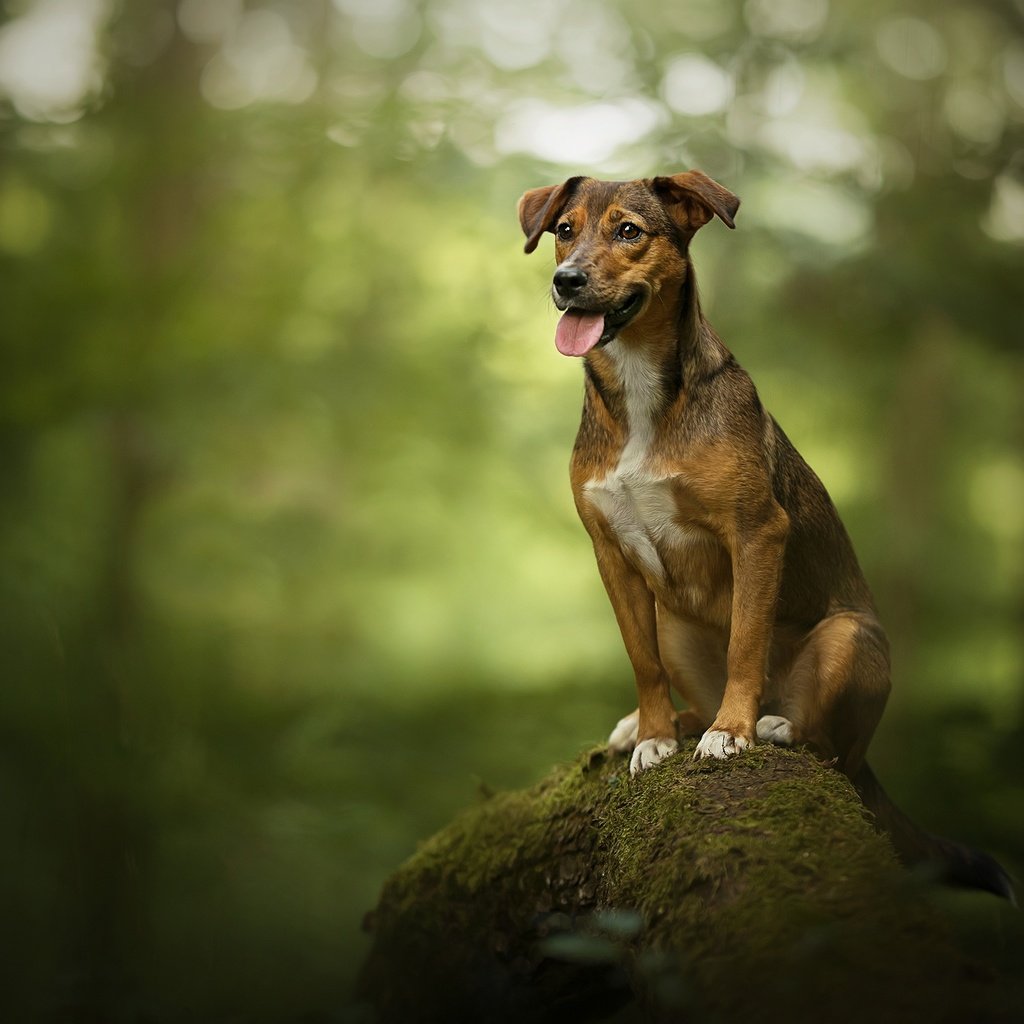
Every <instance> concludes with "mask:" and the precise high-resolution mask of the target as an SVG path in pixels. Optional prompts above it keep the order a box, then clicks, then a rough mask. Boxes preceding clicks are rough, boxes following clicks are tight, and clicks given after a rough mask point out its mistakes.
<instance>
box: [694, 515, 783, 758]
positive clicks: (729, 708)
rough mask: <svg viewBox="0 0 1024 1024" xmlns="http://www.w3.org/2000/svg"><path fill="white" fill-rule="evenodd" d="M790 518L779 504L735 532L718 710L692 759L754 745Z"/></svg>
mask: <svg viewBox="0 0 1024 1024" xmlns="http://www.w3.org/2000/svg"><path fill="white" fill-rule="evenodd" d="M788 532H789V517H788V516H787V515H786V513H785V512H784V511H783V509H781V508H780V507H779V506H778V505H775V504H774V503H772V504H771V506H770V508H769V509H767V510H766V511H765V513H764V514H763V515H762V516H761V517H759V519H758V521H757V525H756V526H753V527H751V526H747V527H746V528H744V529H742V530H737V531H736V533H735V534H734V536H735V540H734V543H733V544H732V545H731V547H732V572H733V591H732V623H731V626H730V629H729V655H728V662H727V666H728V668H727V673H728V674H727V678H726V684H725V692H724V694H723V695H722V705H721V707H720V708H719V709H718V714H717V715H716V716H715V720H714V722H712V723H711V727H710V728H709V729H708V730H707V732H705V733H704V735H703V737H701V740H700V743H699V744H698V745H697V751H696V753H695V754H694V758H696V759H699V758H702V757H729V756H730V755H732V754H738V753H739V752H740V751H742V750H746V749H747V747H749V746H753V744H754V739H755V731H756V723H757V715H758V709H759V707H760V704H761V694H762V692H763V691H764V683H765V673H766V672H767V667H768V654H769V650H770V648H771V642H772V631H773V628H774V624H775V605H776V602H777V600H778V596H779V584H780V582H781V579H782V560H783V554H784V552H785V548H786V535H787V534H788Z"/></svg>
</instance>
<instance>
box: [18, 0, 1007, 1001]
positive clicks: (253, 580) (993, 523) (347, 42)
mask: <svg viewBox="0 0 1024 1024" xmlns="http://www.w3.org/2000/svg"><path fill="white" fill-rule="evenodd" d="M4 11H5V13H6V21H5V22H4V24H3V26H2V27H0V147H2V150H0V151H2V155H3V159H2V160H0V302H2V310H3V315H2V320H0V324H2V327H0V331H2V336H0V495H2V500H0V665H2V666H3V668H4V676H5V683H6V685H5V686H4V687H3V689H2V693H0V730H2V735H3V737H4V743H3V745H2V749H0V793H3V795H4V797H5V806H6V807H7V808H9V812H8V815H7V829H6V832H7V834H6V835H4V836H3V840H4V841H3V843H2V844H0V863H2V864H3V866H4V868H5V871H4V873H3V877H4V879H5V882H4V887H5V892H4V895H5V897H6V903H7V904H9V905H10V907H11V908H12V909H11V911H10V915H9V923H8V926H9V931H10V932H11V933H12V934H13V935H15V936H17V937H18V942H17V943H16V946H17V949H16V951H15V954H14V956H13V957H12V959H10V960H9V961H8V964H7V966H8V968H9V970H10V973H11V976H12V978H11V983H10V985H9V987H8V991H9V993H10V994H11V1001H12V1002H13V1003H14V1004H16V1005H20V1006H25V1007H30V1008H35V1009H39V1008H40V1007H42V1008H43V1009H49V1010H53V1011H54V1012H58V1011H61V1010H62V1008H63V1009H67V1008H68V1007H71V1008H75V1007H77V1008H79V1009H81V1008H82V1007H86V1008H88V1007H92V1008H93V1009H96V1011H97V1013H100V1015H103V1013H104V1012H105V1011H106V1009H107V1008H111V1007H114V1008H116V1009H117V1012H119V1013H122V1015H124V1016H126V1017H127V1018H129V1019H131V1018H132V1015H133V1014H134V1015H135V1016H138V1015H141V1014H149V1015H150V1016H155V1017H156V1019H163V1018H164V1017H174V1016H177V1015H180V1014H186V1015H187V1013H188V1012H195V1013H198V1014H199V1015H200V1016H202V1015H204V1014H205V1015H207V1016H214V1015H216V1014H217V1013H223V1014H227V1013H229V1011H230V1012H234V1013H236V1015H237V1016H241V1017H242V1018H243V1019H254V1018H257V1017H259V1016H260V1014H261V1013H262V1014H264V1015H265V1016H267V1017H273V1016H274V1015H275V1013H276V1012H277V1011H278V1010H279V1009H280V1008H281V1007H287V1008H290V1009H295V1008H296V1007H302V1008H306V1007H308V1008H310V1009H317V1008H323V1007H329V1006H335V1005H337V1004H338V1003H339V1001H341V1000H342V999H343V998H344V996H343V993H344V988H345V983H346V979H347V978H348V977H349V976H351V974H352V972H353V969H354V961H355V959H356V958H357V956H358V955H359V953H360V952H361V950H362V948H363V947H362V946H361V945H360V942H361V940H360V939H359V938H358V934H357V932H358V920H359V916H360V914H361V912H362V911H363V910H365V909H366V908H367V907H369V906H370V905H371V904H372V903H373V900H374V896H375V892H376V887H377V885H378V884H379V883H380V881H381V880H382V879H383V877H384V876H385V875H386V874H387V872H388V870H389V869H390V867H391V866H393V864H394V863H396V862H397V861H398V860H399V859H401V857H402V856H404V855H405V854H407V853H408V852H409V851H410V849H411V848H412V846H413V844H414V842H415V840H416V839H417V838H418V837H421V836H423V835H424V834H426V833H427V832H428V831H430V830H431V829H432V828H435V827H436V826H437V825H438V824H439V823H440V822H442V821H443V820H445V819H446V817H447V816H448V815H449V814H450V812H451V811H452V809H453V808H454V807H455V806H457V805H458V804H460V803H461V802H464V800H465V799H466V797H467V795H468V792H469V790H470V789H471V788H472V784H471V782H470V780H471V779H472V778H473V777H479V776H482V777H484V778H486V779H488V780H489V781H497V782H501V783H503V784H521V783H523V782H525V781H528V780H529V779H530V778H532V777H535V776H536V775H537V773H539V772H540V771H542V770H543V769H545V768H546V767H547V766H548V765H549V764H550V763H551V761H552V760H557V759H560V758H563V757H565V756H567V755H569V754H571V753H572V752H573V751H574V750H575V749H577V748H578V747H580V746H581V745H583V744H584V743H587V742H592V741H593V740H594V739H595V738H598V737H600V735H602V734H603V733H604V732H605V731H606V730H607V728H608V727H609V725H610V724H611V723H612V722H613V721H614V720H615V718H616V717H618V715H620V714H622V713H624V711H626V710H628V708H629V706H630V701H631V700H632V696H631V683H630V678H629V669H628V665H627V663H626V660H625V657H624V654H623V653H622V650H621V644H620V642H619V640H618V636H617V632H616V629H615V624H614V621H613V618H612V616H611V613H610V611H609V609H608V608H607V606H606V601H605V598H604V595H603V593H602V591H601V587H600V584H599V581H598V578H597V574H596V572H595V570H594V566H593V560H592V556H591V553H590V549H589V544H588V543H587V541H586V539H585V537H584V535H583V533H582V531H581V530H580V528H579V526H578V524H577V523H576V520H575V513H574V510H573V508H572V502H571V498H570V495H569V492H568V485H567V481H566V479H565V465H566V461H567V459H568V453H569V448H570V446H571V442H572V437H573V433H574V430H575V423H576V417H577V415H578V406H579V394H580V379H579V367H578V366H576V365H573V364H571V363H569V362H567V361H565V360H563V359H562V358H561V357H559V356H558V355H557V354H556V353H555V351H554V348H553V346H552V345H551V334H552V332H553V317H552V315H551V311H550V308H549V306H548V304H547V303H546V299H545V296H546V292H547V286H548V280H549V272H550V262H549V257H548V256H547V255H545V252H544V249H545V247H544V246H542V251H541V252H539V253H538V254H535V255H534V256H533V257H532V258H531V259H527V258H525V257H523V256H522V253H521V244H522V238H521V235H520V234H519V231H518V226H517V224H516V221H515V216H514V204H515V200H516V198H517V197H518V195H519V194H520V193H521V192H522V191H523V190H524V189H525V188H528V187H531V186H534V185H538V184H544V183H548V182H551V181H557V180H559V179H561V178H563V177H565V176H567V175H568V174H570V173H575V172H578V171H586V172H591V173H596V174H600V175H603V176H633V175H638V174H648V173H652V172H655V171H659V170H674V169H679V168H681V167H684V166H687V165H699V166H702V167H703V168H704V169H705V170H707V171H708V172H709V173H712V174H714V175H717V176H719V177H720V178H721V179H722V180H724V181H726V182H727V183H728V184H729V186H730V187H731V188H733V189H734V190H735V191H736V192H737V193H739V194H740V195H741V196H742V197H743V200H744V203H743V207H742V209H741V211H740V215H739V218H738V221H737V223H738V226H739V230H738V231H737V232H735V233H731V232H730V233H727V232H724V231H720V230H716V229H715V228H712V227H709V228H708V229H707V230H706V231H705V232H703V233H702V235H701V236H699V237H698V238H697V240H696V242H695V244H694V256H695V260H696V263H697V267H698V273H699V277H700V280H701V283H702V289H703V294H704V299H705V306H706V309H707V311H708V313H709V315H710V316H711V319H712V320H713V321H714V322H715V324H716V326H717V327H718V328H719V330H720V332H721V333H722V335H723V337H724V338H725V339H726V341H727V343H728V344H729V345H730V346H731V347H733V348H734V350H735V351H736V352H737V354H738V356H739V358H740V359H741V361H742V362H743V363H744V365H745V366H747V367H748V368H749V369H750V370H751V372H752V374H753V376H754V378H755V380H756V381H757V383H758V385H759V387H760V389H761V392H762V395H763V397H764V399H765V402H766V404H767V405H768V407H769V408H770V409H771V410H772V411H773V412H774V413H775V414H776V415H777V417H778V418H779V420H780V421H781V422H782V424H783V426H784V427H785V428H786V430H787V432H788V433H789V434H790V435H791V437H792V438H793V440H794V441H795V442H796V444H797V446H798V447H799V448H800V449H801V451H803V452H804V453H805V454H806V455H807V457H808V459H809V461H810V462H811V464H812V465H813V466H814V467H815V469H816V470H817V471H818V472H819V474H820V475H821V476H822V478H823V479H824V481H825V483H826V485H827V486H828V487H829V488H830V490H831V492H832V494H833V496H834V498H835V499H836V501H837V504H838V505H839V507H840V509H841V511H842V513H843V515H844V518H845V520H846V522H847V524H848V526H849V527H850V530H851V533H852V534H853V536H854V539H855V541H856V543H857V547H858V550H859V552H860V554H861V557H862V561H863V562H864V564H865V568H866V570H867V573H868V576H869V579H870V580H871V581H872V583H873V585H874V586H875V589H876V592H877V596H878V599H879V603H880V605H881V607H882V610H883V617H884V619H885V621H886V624H887V626H888V627H889V629H890V632H891V634H892V639H893V646H894V650H895V654H896V665H897V676H896V680H895V693H894V698H893V701H892V706H891V710H890V715H889V717H888V719H887V720H886V722H885V723H883V727H882V732H881V734H880V736H879V741H878V744H877V751H878V754H877V760H878V763H879V765H880V766H881V768H882V769H883V770H884V774H885V776H886V780H887V782H889V784H890V788H891V789H892V790H893V791H894V792H895V793H900V792H901V791H902V792H906V793H912V794H914V796H915V797H916V799H917V801H918V806H924V805H925V804H927V809H928V810H929V812H930V813H931V814H932V817H933V820H934V821H935V823H936V824H941V825H945V826H947V827H948V828H949V829H950V830H952V831H962V832H963V833H964V834H965V835H966V836H967V837H970V836H971V835H974V836H975V837H978V838H987V840H988V841H989V842H991V843H993V844H994V845H995V846H997V847H999V848H1000V849H1001V850H1002V851H1004V852H1009V853H1010V854H1011V859H1012V855H1013V854H1014V853H1016V855H1017V857H1018V858H1020V856H1021V854H1022V851H1024V837H1022V835H1021V833H1020V829H1019V826H1018V825H1017V824H1016V823H1017V822H1020V821H1024V786H1022V784H1021V776H1020V771H1019V768H1018V766H1017V763H1016V758H1015V756H1014V754H1013V750H1014V746H1015V744H1016V743H1017V742H1018V740H1019V738H1020V736H1021V730H1022V728H1024V719H1022V704H1021V677H1022V673H1024V647H1022V639H1021V638H1022V635H1024V633H1022V630H1021V628H1020V626H1021V612H1022V607H1021V593H1022V582H1024V580H1022V574H1024V516H1022V512H1021V509H1022V508H1024V463H1022V459H1021V444H1020V442H1021V432H1022V428H1024V424H1022V420H1021V415H1020V402H1019V394H1020V390H1021V385H1022V382H1024V375H1022V365H1021V347H1020V343H1019V342H1020V337H1019V334H1020V331H1019V315H1018V309H1017V306H1018V303H1017V292H1018V290H1019V281H1020V276H1021V270H1022V269H1024V260H1022V252H1024V249H1022V240H1024V213H1022V210H1024V200H1022V195H1024V189H1022V186H1021V183H1020V180H1019V152H1020V145H1021V140H1020V134H1021V125H1022V124H1024V84H1022V80H1024V71H1022V67H1024V64H1022V57H1021V53H1022V52H1024V51H1022V46H1024V30H1022V25H1021V16H1020V12H1019V11H1018V10H1017V9H1016V8H1013V7H1011V6H1005V7H999V6H998V5H987V6H978V5H975V6H973V7H965V6H964V5H962V4H956V3H953V2H952V0H949V2H946V0H942V2H939V3H935V2H931V3H928V4H924V3H923V2H920V3H913V4H910V5H903V6H900V7H899V8H898V9H897V8H895V7H892V6H891V5H889V4H887V3H881V2H878V3H873V4H868V5H864V4H862V5H859V6H857V7H854V6H851V5H847V4H838V3H836V4H833V5H831V7H830V6H829V5H828V4H826V3H825V2H824V0H821V2H806V3H797V2H795V0H786V2H782V0H779V2H778V3H772V4H769V3H765V2H761V0H751V2H745V3H740V2H739V0H726V2H721V0H714V2H710V0H708V2H705V0H693V2H691V3H687V4H685V5H677V6H675V7H670V9H666V8H665V5H663V4H656V3H653V2H650V3H648V2H645V3H630V4H628V5H626V4H618V3H616V2H614V0H601V2H597V3H593V4H589V5H587V6H586V9H585V11H584V9H583V8H581V7H579V5H576V4H570V3H561V2H559V3H551V4H548V3H544V4H537V3H530V4H528V5H527V7H525V8H523V9H522V10H520V9H519V8H516V9H515V11H514V12H513V14H514V17H512V15H510V14H509V11H512V9H511V8H507V6H503V5H501V4H498V3H496V2H492V0H474V2H468V0H428V2H425V3H420V4H413V3H405V2H395V3H393V4H387V5H383V6H381V7H379V8H378V6H377V5H374V4H369V3H362V2H360V0H336V2H335V3H333V4H327V3H326V2H324V0H295V2H291V3H287V4H284V3H273V2H262V0H251V2H247V3H244V4H243V3H232V2H230V0H208V2H201V0H181V2H171V0H138V2H133V3H131V4H115V3H104V2H102V0H97V2H95V3H91V2H87V0H82V2H81V3H72V4H65V5H60V4H56V5H49V4H43V3H41V2H39V3H33V2H24V3H8V4H7V5H6V7H5V8H4ZM55 11H56V12H57V13H56V14H54V13H53V12H55ZM47 12H50V13H47ZM61 12H62V13H61ZM46 18H50V19H51V21H50V22H47V21H46ZM54 18H56V19H57V21H56V22H54V21H53V20H52V19H54ZM60 19H65V20H64V21H63V22H61V20H60ZM47 25H49V26H50V27H49V28H47V27H46V26H47ZM54 25H56V29H55V28H54ZM33 26H34V27H33ZM33 33H34V34H33ZM68 40H72V42H70V43H69V42H68ZM61 47H65V49H61ZM68 47H69V48H68ZM55 68H60V69H61V74H59V75H58V74H57V73H56V72H55V71H53V70H52V69H55ZM38 69H43V70H42V71H39V70H38ZM76 76H77V78H76ZM76 83H77V84H76ZM567 112H568V113H567ZM579 125H584V130H583V131H580V130H578V127H577V126H579ZM950 709H955V714H954V713H952V712H951V711H950ZM427 752H429V753H432V754H433V755H434V756H433V757H432V758H431V760H430V762H429V763H430V764H432V765H434V766H435V768H434V769H433V770H432V773H431V774H430V775H427V776H425V775H424V773H423V764H424V763H427V762H425V761H424V756H425V753H427ZM936 778H937V779H938V780H939V781H938V783H936V782H935V780H936ZM965 780H968V781H965ZM954 792H955V793H956V800H955V801H953V800H952V799H949V800H947V799H946V795H947V794H949V793H954ZM6 890H9V892H7V891H6ZM224 949H227V950H230V954H226V955H225V956H224V958H223V959H221V958H219V957H218V956H217V955H216V951H217V950H224ZM184 961H188V962H189V964H190V969H189V970H183V969H182V968H181V967H180V964H181V963H182V962H184ZM253 977H257V978H259V979H260V981H259V982H253V981H252V979H253ZM55 978H60V979H63V980H62V981H61V982H60V984H57V983H56V982H55V981H54V979H55ZM97 1008H98V1009H97ZM83 1012H84V1011H83ZM111 1012H113V1010H111Z"/></svg>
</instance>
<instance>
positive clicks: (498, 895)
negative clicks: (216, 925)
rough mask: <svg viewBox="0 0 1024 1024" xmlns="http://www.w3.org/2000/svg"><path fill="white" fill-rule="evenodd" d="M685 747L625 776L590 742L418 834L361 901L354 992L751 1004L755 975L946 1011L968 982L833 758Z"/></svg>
mask: <svg viewBox="0 0 1024 1024" xmlns="http://www.w3.org/2000/svg"><path fill="white" fill-rule="evenodd" d="M692 750H693V747H692V745H690V746H689V747H686V748H684V749H683V750H682V751H681V752H680V753H679V754H678V755H677V756H675V757H673V758H671V759H670V760H669V761H667V762H666V763H665V764H663V765H662V766H659V767H658V768H657V769H655V770H653V771H649V772H646V773H644V774H643V775H641V776H639V777H637V778H635V779H634V778H631V777H630V776H629V774H628V770H627V763H626V761H625V760H623V759H619V758H608V757H606V756H605V754H604V752H603V750H600V749H595V750H592V751H589V752H587V753H585V754H584V755H582V756H581V757H580V758H579V759H578V760H577V761H576V762H575V763H573V764H570V765H567V766H564V767H561V768H558V769H556V770H555V771H554V772H552V773H551V775H549V776H548V777H547V778H546V779H544V780H543V781H542V782H541V783H539V784H538V785H537V786H535V787H533V788H532V789H528V790H523V791H520V792H515V793H502V794H498V795H496V796H493V797H491V798H489V799H487V800H485V801H484V802H482V803H481V804H480V805H479V806H477V807H474V808H472V809H471V810H469V811H467V812H465V813H464V814H462V815H461V816H460V817H459V818H457V819H456V820H455V821H454V822H453V823H452V824H451V825H449V826H448V827H447V828H446V829H444V830H442V831H441V832H439V833H438V834H437V835H435V836H434V837H432V838H431V839H429V840H428V841H427V842H426V843H424V844H423V846H422V847H421V848H420V849H419V851H418V852H417V853H416V854H415V855H414V856H413V857H412V858H410V859H409V861H407V862H406V863H405V864H404V865H403V866H402V867H401V868H400V869H399V870H398V871H397V872H396V873H395V875H394V876H392V878H391V879H390V880H389V881H388V883H387V884H386V886H385V888H384V892H383V894H382V897H381V901H380V905H379V907H378V909H377V911H376V913H375V917H374V922H373V924H374V936H375V941H374V948H373V951H372V953H371V956H370V959H369V961H368V963H367V965H366V967H365V969H364V972H363V976H362V981H361V990H362V993H363V994H364V996H365V997H366V998H368V999H370V1000H371V1001H372V1002H373V1003H374V1004H375V1005H376V1006H377V1008H378V1011H379V1015H380V1017H381V1019H383V1020H398V1019H405V1020H408V1019H416V1020H432V1019H442V1018H445V1019H448V1020H451V1019H488V1020H516V1019H529V1020H543V1019H546V1018H545V1014H546V1013H548V1012H549V1011H550V1013H551V1014H552V1019H554V1018H555V1017H556V1016H559V1015H561V1018H560V1019H563V1020H564V1019H565V1018H564V1014H565V1013H566V1012H567V1007H572V1010H573V1019H589V1018H588V1017H587V1014H594V1013H596V1012H597V1011H598V1010H604V1011H607V1010H608V1008H609V1006H610V1005H613V1004H614V1003H615V1001H619V1002H622V1003H626V1002H629V1001H630V1000H640V1001H641V1002H642V1003H643V1004H645V1006H646V1011H645V1012H647V1013H649V1014H653V1015H655V1016H657V1017H659V1019H660V1018H664V1019H666V1020H675V1019H683V1018H684V1017H685V1016H687V1015H688V1014H692V1013H695V1012H696V1013H700V1014H702V1015H706V1014H711V1015H715V1016H716V1015H718V1014H725V1013H730V1014H731V1013H735V1012H744V1011H749V1010H750V1009H752V1008H753V1007H754V1005H755V1004H756V1002H757V1000H755V999H754V997H753V995H752V993H754V992H757V993H759V996H758V999H760V1000H764V999H767V1000H769V1002H770V1004H771V1005H776V1006H782V1005H784V1006H786V1008H787V1016H788V1017H789V1019H804V1018H805V1017H806V1018H807V1019H812V1018H813V1019H829V1020H847V1019H854V1015H855V1014H854V1011H856V1015H864V1014H868V1015H871V1016H873V1018H874V1019H876V1020H877V1019H882V1020H887V1019H895V1018H896V1017H897V1016H899V1015H901V1014H902V1015H904V1017H905V1016H907V1015H909V1016H910V1017H911V1018H912V1019H920V1017H921V1015H922V1013H923V1012H924V1011H925V1010H926V1009H929V1008H930V1010H931V1012H932V1014H933V1018H934V1019H943V1018H944V1017H945V1016H946V1015H948V1013H949V1012H950V1011H951V1009H952V1008H955V1007H956V1006H958V1005H960V1004H961V1003H962V1002H963V1000H964V999H965V998H967V997H968V995H969V996H970V998H971V999H972V1000H974V999H976V997H977V992H976V991H975V986H973V985H972V984H971V983H969V982H968V981H967V980H965V977H964V970H963V965H962V964H961V962H960V961H959V960H958V959H957V956H956V954H955V953H954V952H953V951H952V949H951V947H950V945H949V944H948V942H947V940H946V935H945V929H944V927H943V925H942V923H941V922H940V921H938V920H937V919H936V917H935V916H934V914H933V912H932V911H931V910H930V909H929V908H928V906H927V905H926V903H925V902H924V901H923V900H922V899H921V898H920V894H919V893H918V892H917V891H916V889H915V888H914V885H913V884H912V882H911V880H910V879H909V877H908V876H907V875H906V874H905V873H904V872H903V871H902V870H901V869H900V868H899V866H898V865H897V863H896V861H895V859H894V857H893V855H892V852H891V850H890V849H889V847H888V844H887V842H886V840H885V839H884V838H883V837H881V836H880V835H878V834H877V833H876V832H875V830H874V829H873V827H872V825H871V822H870V820H869V817H868V815H867V814H866V812H865V811H864V810H863V808H862V806H861V804H860V802H859V800H858V798H857V796H856V793H855V792H854V790H853V788H852V787H851V786H850V784H849V782H848V781H847V780H846V779H845V778H844V777H843V776H841V775H839V774H838V773H836V772H834V771H832V770H830V769H828V768H826V767H824V766H822V765H821V764H819V763H818V762H817V761H815V760H814V759H813V758H811V757H810V756H809V755H807V754H805V753H802V752H794V751H786V750H780V749H777V748H773V747H759V748H757V749H755V750H753V751H750V752H748V753H746V754H744V756H742V757H740V758H735V759H732V760H729V761H722V762H718V761H713V762H708V761H703V762H698V763H694V762H693V761H692ZM556 1011H557V1012H556ZM595 1019H596V1017H595Z"/></svg>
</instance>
